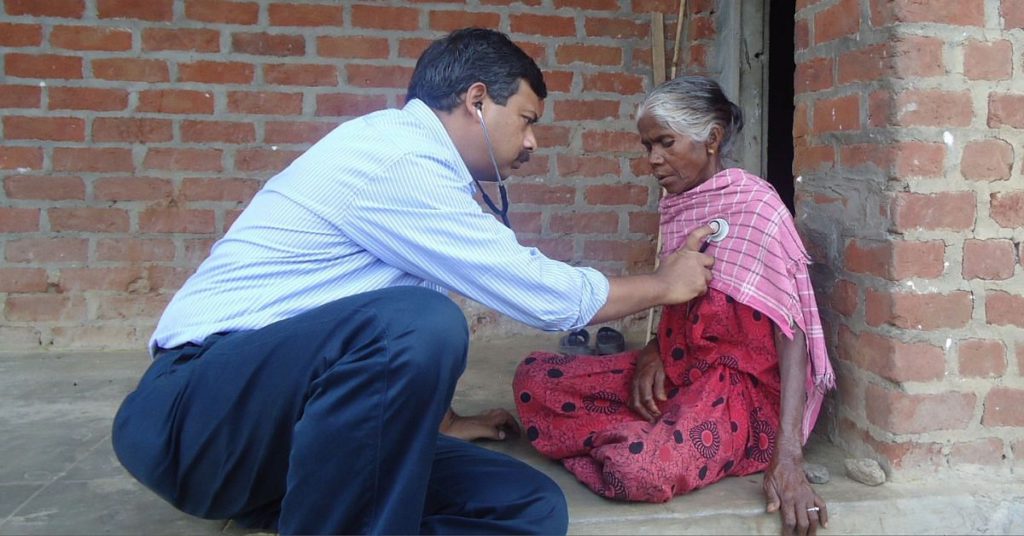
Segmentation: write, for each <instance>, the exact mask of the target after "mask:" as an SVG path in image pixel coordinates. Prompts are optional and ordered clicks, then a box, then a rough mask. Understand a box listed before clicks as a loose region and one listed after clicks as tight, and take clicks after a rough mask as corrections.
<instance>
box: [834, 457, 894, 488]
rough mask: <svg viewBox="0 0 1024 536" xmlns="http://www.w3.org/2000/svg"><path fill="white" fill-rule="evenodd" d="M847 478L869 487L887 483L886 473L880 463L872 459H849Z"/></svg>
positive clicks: (847, 462) (847, 461) (847, 460)
mask: <svg viewBox="0 0 1024 536" xmlns="http://www.w3.org/2000/svg"><path fill="white" fill-rule="evenodd" d="M844 464H845V465H846V476H848V477H850V478H852V479H854V480H856V481H857V482H860V483H861V484H867V485H868V486H878V485H880V484H884V483H885V471H883V470H882V467H881V466H879V465H878V462H876V461H875V460H872V459H870V458H847V459H846V461H845V462H844Z"/></svg>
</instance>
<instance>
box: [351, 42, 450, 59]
mask: <svg viewBox="0 0 1024 536" xmlns="http://www.w3.org/2000/svg"><path fill="white" fill-rule="evenodd" d="M430 43H433V40H432V39H422V38H415V37H414V38H411V39H399V40H398V57H399V58H406V59H417V58H419V57H420V55H421V54H423V51H424V50H426V49H427V47H428V46H430ZM362 49H363V45H362V44H359V45H357V50H362ZM377 52H378V53H384V54H385V55H383V56H380V57H382V58H386V57H387V55H386V54H387V49H386V48H385V49H384V50H381V49H377ZM367 53H369V51H367Z"/></svg>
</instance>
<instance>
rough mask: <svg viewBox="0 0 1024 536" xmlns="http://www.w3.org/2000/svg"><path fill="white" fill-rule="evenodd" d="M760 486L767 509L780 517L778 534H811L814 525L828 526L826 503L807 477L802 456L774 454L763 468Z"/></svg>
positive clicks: (815, 531) (816, 526)
mask: <svg viewBox="0 0 1024 536" xmlns="http://www.w3.org/2000/svg"><path fill="white" fill-rule="evenodd" d="M763 486H764V495H765V501H766V503H767V510H768V511H769V512H779V515H780V516H781V517H782V534H784V535H787V536H788V535H790V534H798V535H800V536H804V535H811V536H813V535H814V534H816V533H817V531H818V525H821V526H822V527H824V528H828V507H827V506H826V505H825V501H823V500H822V499H821V497H818V494H817V493H815V492H814V489H813V488H812V487H811V484H810V482H808V481H807V477H806V476H805V475H804V468H803V461H802V460H787V461H779V460H778V456H776V459H775V460H773V461H772V464H771V465H770V466H769V467H768V470H766V471H765V472H764V484H763Z"/></svg>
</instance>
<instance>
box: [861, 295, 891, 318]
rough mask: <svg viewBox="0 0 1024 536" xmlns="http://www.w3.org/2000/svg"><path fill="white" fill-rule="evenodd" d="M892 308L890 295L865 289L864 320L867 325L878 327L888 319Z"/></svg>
mask: <svg viewBox="0 0 1024 536" xmlns="http://www.w3.org/2000/svg"><path fill="white" fill-rule="evenodd" d="M891 310H892V295H890V294H889V293H888V292H879V291H877V290H874V289H870V288H869V289H867V292H866V293H865V295H864V322H866V323H867V325H869V326H873V327H878V326H881V325H882V324H885V322H886V321H887V320H888V319H889V312H890V311H891Z"/></svg>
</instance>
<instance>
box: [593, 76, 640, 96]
mask: <svg viewBox="0 0 1024 536" xmlns="http://www.w3.org/2000/svg"><path fill="white" fill-rule="evenodd" d="M643 90H644V77H642V76H639V75H635V74H626V73H592V74H586V73H585V74H584V75H583V91H585V92H589V91H600V92H607V93H616V94H618V95H635V94H639V93H641V92H643Z"/></svg>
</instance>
